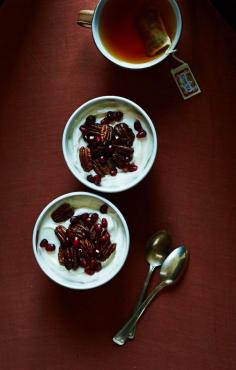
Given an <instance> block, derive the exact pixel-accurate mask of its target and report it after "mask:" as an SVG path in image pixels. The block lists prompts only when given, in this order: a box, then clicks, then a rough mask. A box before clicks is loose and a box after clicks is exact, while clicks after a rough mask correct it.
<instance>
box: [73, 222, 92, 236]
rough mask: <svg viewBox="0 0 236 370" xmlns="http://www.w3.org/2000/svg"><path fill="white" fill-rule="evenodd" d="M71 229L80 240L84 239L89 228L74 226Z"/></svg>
mask: <svg viewBox="0 0 236 370" xmlns="http://www.w3.org/2000/svg"><path fill="white" fill-rule="evenodd" d="M71 229H72V230H73V231H74V232H75V233H76V235H77V236H78V237H79V238H81V239H85V238H86V237H87V235H88V233H89V228H88V227H86V226H84V225H81V224H79V225H75V226H71Z"/></svg>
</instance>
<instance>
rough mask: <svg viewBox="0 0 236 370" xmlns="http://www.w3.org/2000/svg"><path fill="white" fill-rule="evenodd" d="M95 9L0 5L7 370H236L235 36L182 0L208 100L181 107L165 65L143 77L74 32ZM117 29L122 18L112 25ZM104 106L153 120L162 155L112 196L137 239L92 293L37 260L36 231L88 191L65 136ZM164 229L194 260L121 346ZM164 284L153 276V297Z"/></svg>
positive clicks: (183, 50) (2, 346)
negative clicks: (85, 109) (129, 105)
mask: <svg viewBox="0 0 236 370" xmlns="http://www.w3.org/2000/svg"><path fill="white" fill-rule="evenodd" d="M95 4H96V1H89V0H83V1H82V0H76V1H75V0H67V1H63V0H50V1H47V0H38V1H30V0H6V1H4V2H3V4H2V6H1V8H0V53H1V58H0V101H1V109H0V138H1V152H0V153H1V156H0V160H1V182H0V186H1V191H0V195H1V202H0V204H1V223H0V225H1V226H0V227H1V234H0V235H1V236H0V240H1V258H0V289H1V298H0V299H1V309H0V319H1V335H0V364H1V365H0V367H1V369H2V370H13V369H14V370H15V369H25V370H28V369H39V370H41V369H42V370H49V369H54V370H62V369H70V370H73V369H83V370H92V369H99V370H111V369H124V370H126V369H127V370H131V369H136V370H142V369H146V370H156V369H158V370H173V369H175V370H189V369H192V370H205V369H206V370H233V369H235V368H236V357H235V345H236V339H235V331H236V326H235V301H236V299H235V298H236V297H235V295H236V294H235V292H236V282H235V280H236V268H235V267H236V266H235V262H236V261H235V260H236V248H235V246H236V237H235V220H236V210H235V189H236V175H235V167H236V155H235V134H236V125H235V97H236V93H235V86H236V78H235V65H236V55H235V47H236V35H235V33H234V32H233V30H232V29H231V28H230V26H229V25H228V24H227V23H226V22H225V21H224V19H223V18H222V17H221V16H220V14H219V13H218V12H217V10H216V9H215V8H214V7H213V6H212V4H211V2H210V1H207V0H205V1H204V0H191V1H187V0H180V1H179V4H180V8H181V12H182V16H183V32H182V36H181V40H180V42H179V45H178V47H179V54H178V55H179V56H180V57H181V58H183V59H184V60H186V61H187V62H188V63H189V64H190V66H191V68H192V70H193V72H194V74H195V76H196V78H197V80H198V82H199V84H200V86H201V89H202V94H200V95H198V96H195V97H193V98H192V99H190V100H188V101H185V102H184V101H183V100H182V98H181V96H180V94H179V92H178V90H177V88H176V86H175V83H174V81H173V80H172V77H171V75H170V69H171V68H172V67H173V66H175V65H176V63H175V61H174V60H172V59H171V58H169V59H167V60H166V61H165V62H163V63H162V64H161V65H158V66H156V67H153V68H151V69H149V70H144V71H129V70H124V69H121V68H119V67H117V66H115V65H112V64H111V63H110V62H108V61H106V60H105V59H104V58H103V57H102V56H101V55H100V54H99V52H98V51H97V49H96V48H95V46H94V43H93V40H92V37H91V33H90V31H89V30H87V29H82V28H79V27H78V26H77V25H76V17H77V13H78V11H79V9H82V8H84V9H86V8H93V7H94V6H95ZM117 22H118V21H117ZM101 95H121V96H125V97H127V98H130V99H132V100H134V101H136V102H137V103H138V104H139V105H141V106H142V107H143V108H144V109H145V110H146V111H147V112H148V113H149V114H150V116H151V118H152V119H153V121H154V122H155V126H156V129H157V132H158V140H159V151H158V156H157V160H156V162H155V165H154V167H153V168H152V170H151V172H150V174H149V175H148V176H147V177H146V178H145V180H144V181H143V182H142V183H140V184H139V185H137V186H136V187H135V188H133V189H131V190H129V191H127V192H124V193H121V194H113V195H109V194H107V195H105V196H106V197H107V198H108V199H110V200H111V201H113V202H114V203H115V204H116V205H117V206H118V207H119V208H120V210H121V211H122V212H123V214H124V216H125V217H126V220H127V222H128V225H129V228H130V234H131V246H130V253H129V256H128V259H127V262H126V264H125V265H124V267H123V269H122V270H121V271H120V273H119V274H118V275H117V276H116V277H115V278H114V279H113V280H112V281H110V282H109V283H107V284H106V285H104V286H102V287H100V288H97V289H93V290H90V291H81V292H75V291H70V290H66V289H63V288H62V287H60V286H58V285H56V284H55V283H53V282H51V281H49V279H48V278H47V277H46V276H45V275H44V274H43V273H42V272H41V270H40V269H39V267H38V265H37V264H36V261H35V259H34V256H33V252H32V242H31V235H32V229H33V226H34V223H35V220H36V218H37V216H38V214H39V213H40V212H41V210H42V209H43V208H44V206H45V205H46V204H47V203H48V202H49V201H51V200H52V199H54V198H55V197H57V196H59V195H61V194H63V193H67V192H71V191H78V190H88V189H86V188H85V187H84V186H82V185H81V184H80V183H79V182H78V181H76V179H75V178H74V177H73V176H72V174H71V173H70V172H69V170H68V169H67V167H66V165H65V162H64V159H63V155H62V150H61V137H62V132H63V129H64V126H65V123H66V121H67V119H68V117H69V116H70V114H71V113H72V112H73V111H74V110H75V109H76V108H77V107H78V106H79V105H80V104H82V103H84V102H85V101H87V100H89V99H91V98H94V97H96V96H101ZM161 228H166V229H167V230H169V231H170V233H171V234H172V237H173V244H174V246H177V245H180V244H185V245H186V246H187V247H189V249H190V253H191V258H190V263H189V268H188V270H187V272H186V275H185V276H184V278H183V280H182V281H181V282H180V283H179V285H178V286H176V287H173V288H170V289H169V290H168V289H166V291H165V292H163V294H161V296H160V297H159V298H158V299H156V300H155V301H154V302H153V304H152V305H151V306H150V308H149V309H148V311H147V312H146V314H145V315H144V317H143V318H142V320H141V321H140V323H139V325H138V328H137V332H136V339H135V340H134V341H132V342H130V343H128V344H127V345H125V346H124V347H122V348H120V347H118V346H116V345H115V344H114V343H113V342H112V336H113V335H114V334H115V332H116V331H117V330H118V329H119V328H120V326H121V325H122V324H123V323H124V321H125V320H126V319H127V318H128V316H129V314H130V312H131V310H132V307H133V305H134V303H135V300H136V297H137V295H138V293H139V290H140V288H141V286H142V284H143V281H144V277H145V274H146V271H147V265H146V263H145V261H144V245H145V242H146V240H147V238H148V237H149V236H150V234H152V233H153V232H154V231H155V230H158V229H161ZM157 281H158V273H156V275H155V277H154V279H153V281H152V286H154V285H155V284H156V283H157Z"/></svg>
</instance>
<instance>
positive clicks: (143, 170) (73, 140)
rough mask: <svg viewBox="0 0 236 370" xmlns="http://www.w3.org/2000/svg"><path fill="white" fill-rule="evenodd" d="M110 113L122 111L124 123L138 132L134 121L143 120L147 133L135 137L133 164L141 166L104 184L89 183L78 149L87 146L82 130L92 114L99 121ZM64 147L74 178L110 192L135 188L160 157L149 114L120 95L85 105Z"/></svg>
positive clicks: (69, 127)
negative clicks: (82, 126)
mask: <svg viewBox="0 0 236 370" xmlns="http://www.w3.org/2000/svg"><path fill="white" fill-rule="evenodd" d="M107 111H122V112H123V113H124V117H123V119H122V122H125V123H127V124H128V126H129V127H131V128H132V130H133V131H134V133H135V134H137V131H135V130H134V121H135V120H136V119H139V120H140V122H141V124H142V127H143V128H144V129H145V131H146V132H147V135H146V137H145V138H143V139H137V138H136V137H135V140H134V144H133V148H134V155H133V161H134V163H135V164H136V165H137V166H138V169H137V171H135V172H127V173H124V172H122V171H121V172H118V174H117V175H116V176H111V175H106V176H105V177H103V178H102V181H101V184H100V185H95V184H93V183H91V182H89V181H88V180H87V176H88V174H89V173H88V172H85V171H84V170H83V168H82V167H81V164H80V160H79V155H78V149H79V148H80V147H81V146H85V147H86V146H87V143H86V142H85V141H84V139H83V136H82V133H81V131H80V129H79V127H80V126H81V125H82V124H83V123H84V122H85V119H86V117H87V116H89V115H95V116H96V118H97V121H98V122H99V121H100V120H101V119H102V118H103V117H104V116H105V114H106V112H107ZM62 148H63V154H64V158H65V161H66V163H67V165H68V167H69V169H70V170H71V172H72V173H73V175H74V176H75V177H76V178H77V179H78V180H79V181H80V182H82V183H83V184H84V185H86V186H88V187H89V188H91V189H93V190H96V191H100V192H106V193H116V192H121V191H124V190H127V189H129V188H132V187H133V186H135V185H136V184H138V183H139V182H140V181H141V180H142V179H143V178H144V177H145V176H146V175H147V174H148V172H149V171H150V169H151V167H152V165H153V163H154V161H155V158H156V154H157V134H156V130H155V127H154V125H153V123H152V121H151V119H150V117H149V116H148V115H147V113H146V112H145V111H144V110H143V109H142V108H141V107H140V106H139V105H137V104H136V103H134V102H133V101H131V100H129V99H126V98H123V97H119V96H101V97H98V98H95V99H92V100H89V101H88V102H86V103H84V104H83V105H81V106H80V107H79V108H78V109H76V111H75V112H74V113H73V114H72V115H71V117H70V118H69V120H68V122H67V124H66V126H65V129H64V133H63V139H62Z"/></svg>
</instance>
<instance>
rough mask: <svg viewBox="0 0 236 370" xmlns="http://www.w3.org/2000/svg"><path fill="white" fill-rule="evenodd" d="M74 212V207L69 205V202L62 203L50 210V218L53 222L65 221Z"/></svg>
mask: <svg viewBox="0 0 236 370" xmlns="http://www.w3.org/2000/svg"><path fill="white" fill-rule="evenodd" d="M73 214H74V209H73V208H72V207H71V206H70V204H69V203H63V204H62V205H61V206H59V207H58V208H57V209H55V211H53V212H52V214H51V218H52V219H53V221H55V222H62V221H66V220H68V219H69V218H71V217H72V216H73Z"/></svg>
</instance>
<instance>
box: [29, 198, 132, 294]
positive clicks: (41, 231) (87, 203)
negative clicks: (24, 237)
mask: <svg viewBox="0 0 236 370" xmlns="http://www.w3.org/2000/svg"><path fill="white" fill-rule="evenodd" d="M65 202H66V203H69V204H70V205H71V206H72V207H73V208H74V209H75V215H77V214H81V213H84V212H97V213H98V214H99V218H100V219H101V218H102V217H105V218H106V219H107V221H108V232H109V233H110V235H111V241H112V242H113V243H116V250H115V252H113V253H112V255H111V256H110V257H109V258H108V259H107V260H106V261H104V262H102V269H101V270H100V271H99V272H96V273H95V274H94V275H91V276H90V275H87V274H86V273H85V272H84V269H83V268H82V267H79V268H78V269H77V270H69V271H68V270H67V269H66V268H65V267H64V266H62V265H60V264H59V262H58V248H59V245H60V243H59V240H58V238H57V237H56V235H55V233H54V229H55V227H56V226H58V225H59V223H55V222H54V221H53V220H52V218H51V214H52V212H53V211H54V210H55V209H57V208H58V207H59V206H60V205H61V204H63V203H65ZM104 203H105V204H107V205H108V211H107V213H106V214H102V213H100V211H99V208H100V206H101V205H102V204H104ZM68 224H69V220H68V221H65V222H62V223H60V225H64V226H65V227H67V226H68ZM42 239H47V240H48V241H49V242H51V243H54V244H55V245H56V250H55V251H54V252H47V251H46V250H45V248H41V247H40V242H41V240H42ZM129 241H130V238H129V230H128V226H127V224H126V221H125V219H124V217H123V216H122V214H121V212H120V211H119V210H118V208H117V207H116V206H115V205H114V204H112V203H111V202H110V201H109V200H107V199H105V198H103V197H101V196H98V195H95V194H91V193H87V192H75V193H68V194H65V195H62V196H60V197H58V198H56V199H55V200H53V201H52V202H51V203H49V204H48V205H47V206H46V207H45V208H44V210H43V211H42V212H41V214H40V215H39V217H38V219H37V221H36V223H35V226H34V230H33V251H34V255H35V258H36V261H37V262H38V264H39V266H40V267H41V269H42V270H43V272H44V273H45V274H46V275H47V276H48V277H49V278H51V279H52V280H53V281H55V282H56V283H58V284H60V285H62V286H64V287H67V288H72V289H91V288H95V287H98V286H100V285H102V284H105V283H107V282H108V281H109V280H111V279H112V278H113V277H114V276H115V275H116V274H117V273H118V272H119V271H120V269H121V268H122V266H123V265H124V263H125V261H126V258H127V255H128V251H129Z"/></svg>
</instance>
